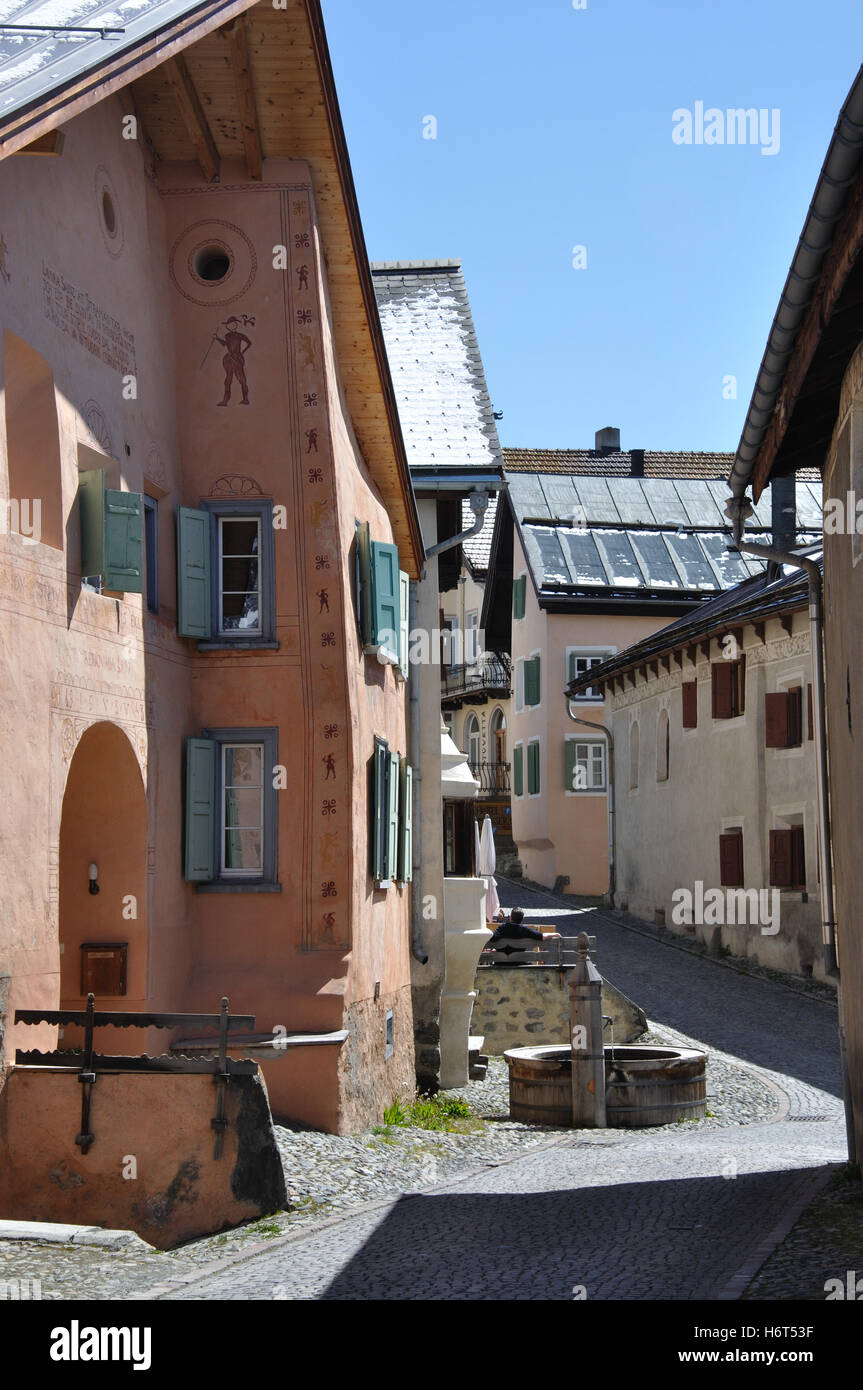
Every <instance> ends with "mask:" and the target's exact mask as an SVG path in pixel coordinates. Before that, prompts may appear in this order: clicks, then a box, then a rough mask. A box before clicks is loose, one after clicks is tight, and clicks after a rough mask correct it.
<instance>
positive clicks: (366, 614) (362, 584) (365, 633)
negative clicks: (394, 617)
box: [357, 521, 372, 647]
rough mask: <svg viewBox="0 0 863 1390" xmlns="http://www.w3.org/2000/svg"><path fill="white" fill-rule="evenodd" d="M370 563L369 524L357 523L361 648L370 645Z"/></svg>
mask: <svg viewBox="0 0 863 1390" xmlns="http://www.w3.org/2000/svg"><path fill="white" fill-rule="evenodd" d="M371 566H372V562H371V541H370V540H369V523H368V522H367V521H358V522H357V607H358V609H359V623H360V635H361V637H362V639H363V646H364V647H370V646H371V645H372V567H371Z"/></svg>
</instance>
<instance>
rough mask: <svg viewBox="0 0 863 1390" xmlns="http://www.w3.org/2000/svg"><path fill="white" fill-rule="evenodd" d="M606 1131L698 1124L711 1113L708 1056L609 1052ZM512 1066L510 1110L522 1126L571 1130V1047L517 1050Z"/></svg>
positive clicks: (630, 1049)
mask: <svg viewBox="0 0 863 1390" xmlns="http://www.w3.org/2000/svg"><path fill="white" fill-rule="evenodd" d="M604 1052H605V1104H606V1112H607V1118H608V1127H609V1128H611V1129H632V1128H640V1127H642V1126H645V1125H667V1124H671V1123H673V1122H674V1121H675V1120H697V1119H700V1118H701V1117H702V1116H703V1115H704V1113H705V1111H706V1108H707V1075H706V1072H707V1053H706V1052H699V1051H696V1050H695V1049H694V1048H682V1047H638V1046H636V1045H632V1046H621V1047H614V1048H612V1047H606V1048H605V1049H604ZM504 1056H505V1058H506V1063H507V1066H508V1067H509V1110H510V1116H511V1117H512V1119H514V1120H520V1121H521V1122H522V1123H523V1124H532V1125H555V1126H557V1127H558V1128H566V1127H569V1126H571V1125H572V1090H571V1075H570V1068H571V1065H572V1050H571V1048H570V1047H569V1045H568V1044H567V1043H561V1044H560V1045H559V1046H555V1047H514V1048H511V1049H510V1050H509V1051H508V1052H505V1053H504Z"/></svg>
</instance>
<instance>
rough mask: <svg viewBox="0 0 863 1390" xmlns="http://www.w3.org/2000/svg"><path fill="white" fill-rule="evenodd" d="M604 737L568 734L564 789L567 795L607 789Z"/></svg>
mask: <svg viewBox="0 0 863 1390" xmlns="http://www.w3.org/2000/svg"><path fill="white" fill-rule="evenodd" d="M605 759H606V750H605V740H604V739H592V738H587V739H582V738H579V737H578V736H577V735H573V734H567V735H566V737H565V743H564V768H563V776H564V783H563V785H564V790H565V792H566V795H567V796H577V795H579V794H581V793H583V792H604V791H605V790H606V770H605V768H606V762H605Z"/></svg>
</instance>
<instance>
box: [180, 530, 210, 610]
mask: <svg viewBox="0 0 863 1390" xmlns="http://www.w3.org/2000/svg"><path fill="white" fill-rule="evenodd" d="M212 630H213V629H212V619H211V616H210V514H209V512H198V511H195V510H194V509H193V508H192V507H179V508H178V509H177V631H178V632H179V634H180V636H181V637H210V636H211V635H212Z"/></svg>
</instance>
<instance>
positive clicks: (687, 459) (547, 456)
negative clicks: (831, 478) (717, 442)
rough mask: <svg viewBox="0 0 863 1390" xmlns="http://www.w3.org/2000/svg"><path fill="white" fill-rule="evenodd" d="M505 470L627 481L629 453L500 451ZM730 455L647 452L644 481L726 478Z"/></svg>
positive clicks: (805, 473)
mask: <svg viewBox="0 0 863 1390" xmlns="http://www.w3.org/2000/svg"><path fill="white" fill-rule="evenodd" d="M503 459H504V467H505V468H506V469H507V470H508V471H509V472H511V473H570V474H576V475H578V474H591V475H594V474H596V475H607V476H615V477H628V476H630V475H631V472H632V453H631V451H630V450H628V449H620V450H617V451H616V452H615V453H605V454H603V453H601V452H600V451H599V450H597V449H510V448H505V449H504V451H503ZM733 461H734V455H733V454H720V453H713V452H710V451H708V452H700V453H692V452H690V451H689V450H679V451H676V452H675V451H673V450H667V449H660V450H656V449H646V450H645V452H644V475H645V477H647V478H722V479H726V478H727V477H728V474H729V471H730V469H731V465H732V463H733ZM797 477H798V478H804V479H809V480H811V481H815V482H818V481H820V478H821V474H820V472H819V470H818V469H817V468H805V469H800V470H799V472H798V473H797Z"/></svg>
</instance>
